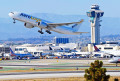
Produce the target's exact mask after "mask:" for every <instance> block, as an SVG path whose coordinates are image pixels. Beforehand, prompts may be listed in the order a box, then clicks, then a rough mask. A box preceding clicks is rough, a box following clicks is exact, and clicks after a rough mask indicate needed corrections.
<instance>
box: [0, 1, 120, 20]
mask: <svg viewBox="0 0 120 81" xmlns="http://www.w3.org/2000/svg"><path fill="white" fill-rule="evenodd" d="M92 4H98V5H100V9H101V10H103V11H105V15H104V17H120V0H0V12H1V13H0V17H2V18H4V17H6V18H8V13H9V12H11V11H19V12H24V13H28V14H32V13H55V14H74V15H75V14H80V15H86V11H89V10H90V6H91V5H92Z"/></svg>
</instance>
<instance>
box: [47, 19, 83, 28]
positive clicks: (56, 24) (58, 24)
mask: <svg viewBox="0 0 120 81" xmlns="http://www.w3.org/2000/svg"><path fill="white" fill-rule="evenodd" d="M83 21H84V20H83V19H81V20H80V21H79V22H71V23H47V25H48V26H50V27H57V26H63V25H70V24H80V23H82V22H83Z"/></svg>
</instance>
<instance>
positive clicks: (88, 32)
mask: <svg viewBox="0 0 120 81" xmlns="http://www.w3.org/2000/svg"><path fill="white" fill-rule="evenodd" d="M74 33H75V34H82V33H89V32H74Z"/></svg>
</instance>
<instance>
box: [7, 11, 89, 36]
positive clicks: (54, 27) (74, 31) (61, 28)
mask: <svg viewBox="0 0 120 81" xmlns="http://www.w3.org/2000/svg"><path fill="white" fill-rule="evenodd" d="M9 16H10V17H11V18H13V20H14V22H13V23H16V22H15V20H18V21H22V22H24V26H25V27H26V28H34V27H39V28H40V30H38V32H39V33H41V34H44V33H43V31H42V29H45V30H46V32H47V33H49V34H51V32H50V31H54V32H57V33H61V34H70V35H80V34H82V33H88V32H78V30H79V26H80V24H81V23H82V22H83V19H82V20H81V21H79V22H71V23H51V22H49V21H46V20H43V19H40V18H37V17H33V16H31V15H27V14H25V13H19V12H10V13H9ZM71 24H73V25H72V27H71V28H70V27H67V26H66V25H71Z"/></svg>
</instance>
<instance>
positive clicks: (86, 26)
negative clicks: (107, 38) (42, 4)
mask: <svg viewBox="0 0 120 81" xmlns="http://www.w3.org/2000/svg"><path fill="white" fill-rule="evenodd" d="M32 15H33V16H36V17H38V18H42V19H45V20H48V21H51V22H56V23H60V22H74V21H79V20H80V19H84V22H83V23H82V24H81V27H80V29H79V31H82V32H90V30H91V29H90V22H89V18H88V17H87V16H86V15H57V14H48V13H34V14H32ZM102 20H103V21H102V22H101V25H102V26H101V35H102V36H104V35H110V34H113V35H114V34H120V33H119V32H120V26H119V25H120V18H110V17H103V18H102ZM12 22H13V20H12V19H11V18H8V19H7V18H0V40H4V39H8V38H31V37H39V36H69V35H64V34H62V35H61V34H59V33H55V32H52V34H51V35H49V34H47V33H45V34H44V35H41V34H39V33H38V32H37V31H38V30H39V28H33V29H29V28H25V27H24V23H22V22H19V21H16V22H17V23H16V24H13V23H12ZM86 35H88V36H90V33H88V34H86Z"/></svg>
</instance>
